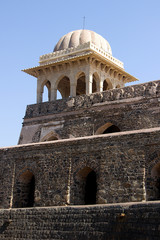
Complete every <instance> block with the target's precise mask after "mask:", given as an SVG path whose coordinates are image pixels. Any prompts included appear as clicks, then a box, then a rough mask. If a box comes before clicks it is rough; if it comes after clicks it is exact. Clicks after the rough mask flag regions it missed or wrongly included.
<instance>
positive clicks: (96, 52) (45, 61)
mask: <svg viewBox="0 0 160 240" xmlns="http://www.w3.org/2000/svg"><path fill="white" fill-rule="evenodd" d="M39 64H40V65H39V66H37V67H33V68H29V69H25V70H23V71H24V72H26V73H28V74H30V75H32V76H34V77H36V78H37V80H38V81H37V103H41V102H43V91H44V86H46V87H47V89H48V101H54V100H56V99H57V90H58V91H59V92H60V93H61V96H62V98H68V97H75V96H77V95H81V94H91V93H95V92H102V91H106V90H109V89H114V88H121V87H124V85H125V83H127V82H133V81H136V80H137V79H136V78H135V77H133V76H131V75H130V74H129V73H127V72H126V71H125V70H124V67H123V63H122V62H121V61H119V60H118V59H116V58H114V57H113V56H112V50H111V47H110V44H109V43H108V41H107V40H106V39H104V38H103V37H102V36H100V35H99V34H97V33H95V32H93V31H90V30H76V31H72V32H69V33H67V34H66V35H64V36H63V37H61V38H60V40H59V41H58V43H57V44H56V46H55V48H54V50H53V52H52V53H48V54H45V55H42V56H40V61H39Z"/></svg>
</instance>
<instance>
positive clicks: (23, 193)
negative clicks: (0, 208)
mask: <svg viewBox="0 0 160 240" xmlns="http://www.w3.org/2000/svg"><path fill="white" fill-rule="evenodd" d="M34 192H35V177H34V175H33V173H32V172H30V171H29V170H27V171H25V172H24V173H23V174H21V176H20V177H19V179H18V180H17V183H16V186H15V194H14V201H13V203H14V204H13V205H14V207H16V208H26V207H33V206H34Z"/></svg>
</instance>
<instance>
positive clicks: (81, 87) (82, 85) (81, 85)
mask: <svg viewBox="0 0 160 240" xmlns="http://www.w3.org/2000/svg"><path fill="white" fill-rule="evenodd" d="M82 94H86V79H85V74H84V73H83V72H82V73H80V74H79V76H78V79H77V88H76V95H82Z"/></svg>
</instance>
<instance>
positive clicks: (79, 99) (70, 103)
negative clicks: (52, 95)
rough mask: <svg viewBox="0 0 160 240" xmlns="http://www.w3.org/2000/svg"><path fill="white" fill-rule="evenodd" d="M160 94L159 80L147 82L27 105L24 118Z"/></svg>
mask: <svg viewBox="0 0 160 240" xmlns="http://www.w3.org/2000/svg"><path fill="white" fill-rule="evenodd" d="M156 96H160V81H159V80H158V81H153V82H147V83H144V84H137V85H133V86H128V87H124V88H117V89H112V90H108V91H105V92H101V93H94V94H90V95H80V96H76V97H72V98H68V99H62V100H57V101H52V102H44V103H40V104H33V105H28V106H27V110H26V115H25V119H27V118H34V117H39V116H44V115H49V114H57V113H61V112H68V111H76V110H79V109H84V108H90V107H92V106H94V105H96V104H97V103H102V102H103V103H104V102H111V103H112V102H113V101H120V100H124V99H128V100H129V99H132V98H137V97H143V98H150V97H156Z"/></svg>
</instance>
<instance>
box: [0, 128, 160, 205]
mask: <svg viewBox="0 0 160 240" xmlns="http://www.w3.org/2000/svg"><path fill="white" fill-rule="evenodd" d="M159 136H160V128H155V129H149V130H143V131H141V130H139V131H135V132H134V131H133V132H126V133H125V132H124V133H113V134H108V135H99V136H92V137H85V138H79V139H73V140H71V139H70V140H59V141H53V142H46V143H35V144H28V145H19V146H16V147H11V148H2V149H0V164H1V172H2V174H1V183H3V184H0V188H1V189H0V192H1V205H0V206H1V208H9V207H10V206H11V207H16V206H18V201H23V199H21V197H20V196H21V195H22V194H21V192H19V190H18V191H17V188H18V187H19V185H18V184H19V181H20V179H21V176H22V175H23V174H24V173H25V175H24V176H27V174H28V173H32V175H33V176H34V178H35V193H34V206H60V205H77V204H82V205H83V204H84V193H83V192H82V189H81V188H82V185H80V184H81V183H80V178H79V176H80V175H79V173H80V172H83V169H91V170H93V171H94V172H95V173H96V176H97V193H96V203H97V204H98V203H99V204H102V203H117V202H133V201H143V200H146V199H148V200H151V199H152V200H154V192H153V191H154V189H153V184H152V182H151V178H152V177H151V169H152V167H153V166H154V165H156V164H157V163H159V161H160V160H159V156H160V150H159V148H158V146H159V144H160V138H159ZM85 171H86V170H85ZM87 171H88V170H87ZM3 173H4V174H3ZM28 175H29V174H28ZM86 176H87V175H84V176H83V177H84V180H85V177H86ZM83 190H84V189H83ZM146 194H148V195H146Z"/></svg>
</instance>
